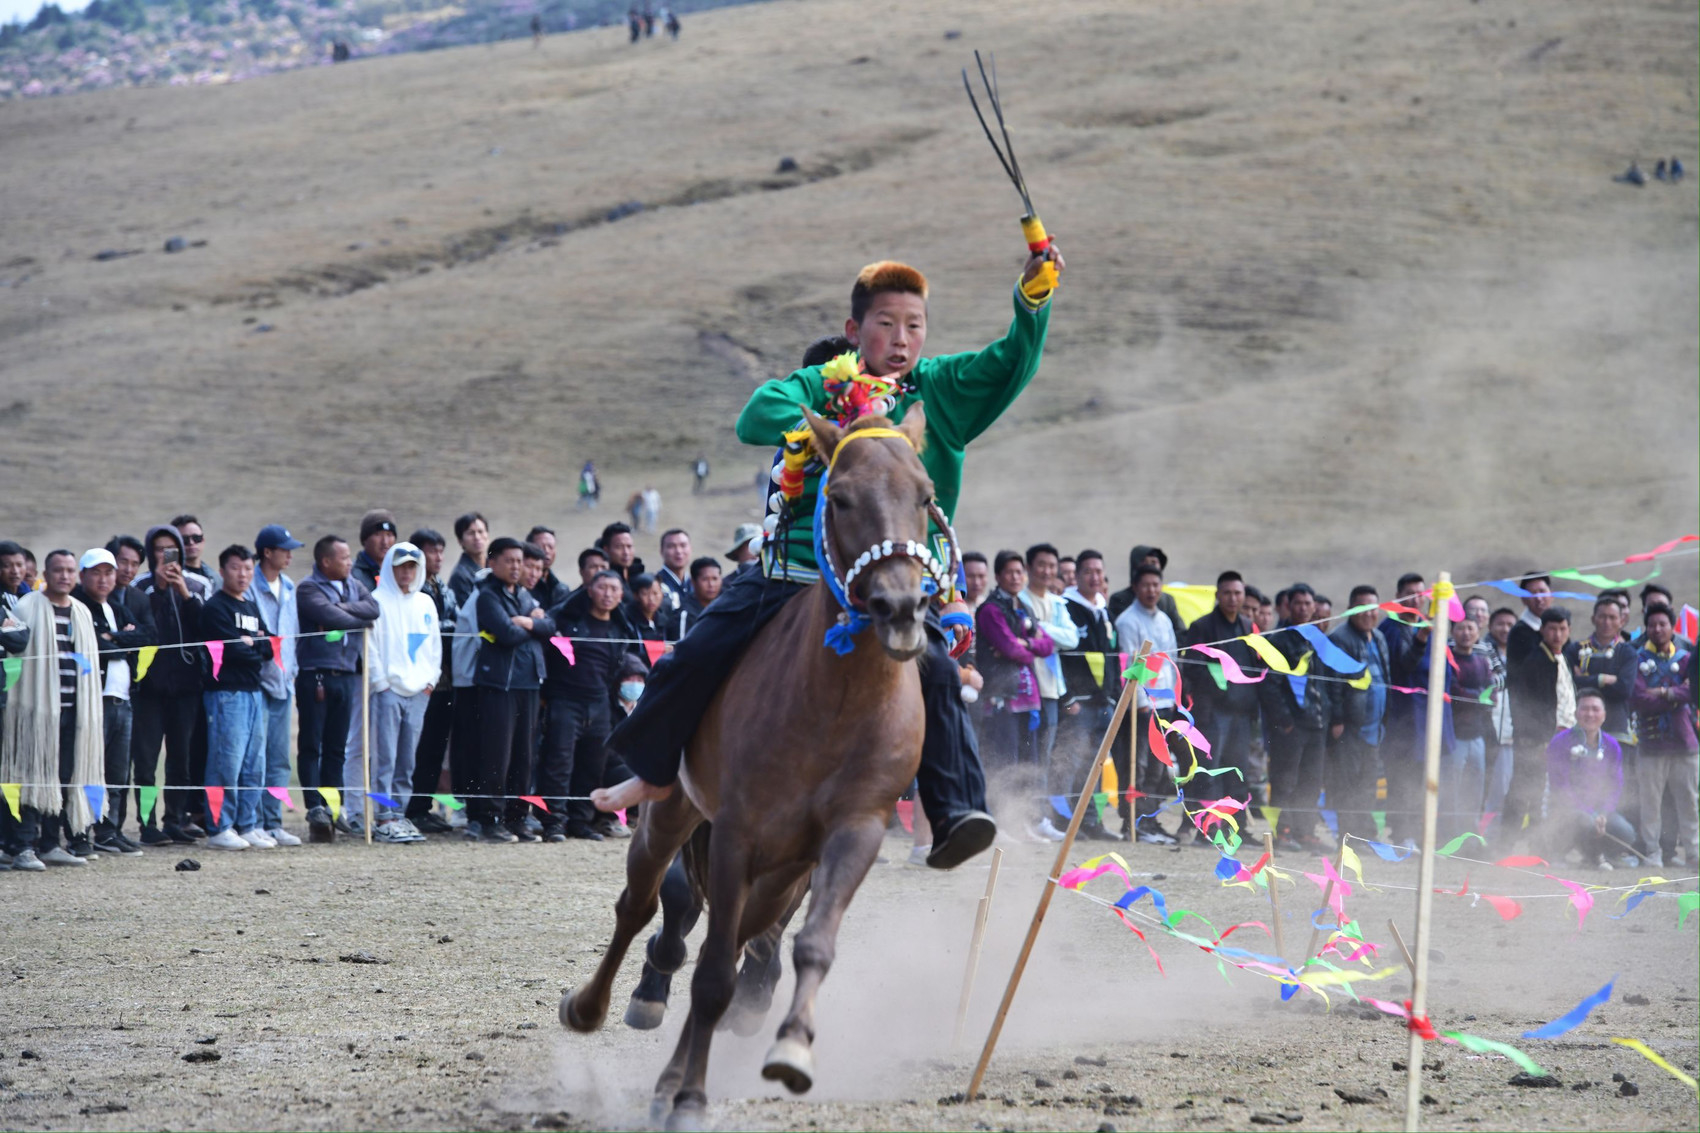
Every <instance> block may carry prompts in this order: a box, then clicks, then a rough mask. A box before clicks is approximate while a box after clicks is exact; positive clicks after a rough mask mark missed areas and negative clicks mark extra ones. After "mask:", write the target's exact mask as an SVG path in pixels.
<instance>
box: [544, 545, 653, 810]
mask: <svg viewBox="0 0 1700 1133" xmlns="http://www.w3.org/2000/svg"><path fill="white" fill-rule="evenodd" d="M624 594H625V584H624V580H623V579H621V578H620V576H619V575H618V574H616V573H614V572H613V571H611V570H605V571H603V572H601V573H600V574H598V575H597V576H596V577H595V578H593V579H591V580H590V584H589V585H588V586H586V587H585V588H584V589H583V590H581V591H579V592H578V593H577V594H575V595H574V596H573V597H571V598H569V599H567V600H566V601H565V602H562V603H561V605H559V606H557V607H556V608H555V611H554V614H553V620H554V622H555V629H556V632H557V633H559V634H560V636H562V637H567V638H570V639H572V640H571V644H572V651H573V658H572V660H571V661H569V660H568V659H567V657H566V655H565V654H564V653H563V652H562V651H561V650H560V649H558V648H555V647H554V646H551V647H550V648H549V649H548V650H547V651H546V652H545V658H546V666H545V675H544V678H543V696H544V699H545V700H547V701H548V704H549V724H548V730H547V732H546V733H545V734H544V737H543V763H542V766H541V767H540V768H539V769H538V777H537V778H538V791H539V793H541V794H542V795H543V797H544V799H545V800H546V801H547V802H548V804H549V813H548V814H546V815H545V816H544V823H543V838H544V840H545V841H548V842H564V841H566V840H567V839H568V838H582V839H585V840H586V841H592V842H600V841H601V840H602V838H603V832H601V831H599V830H598V829H597V827H596V822H597V818H598V816H597V813H596V810H595V808H594V807H592V806H591V805H590V803H588V802H584V801H578V800H574V801H570V802H569V801H568V799H567V796H568V795H574V796H579V798H580V799H582V798H583V796H586V795H589V794H590V792H591V791H592V790H594V789H595V788H597V787H600V786H602V780H603V772H604V758H603V755H604V752H605V750H606V745H607V743H608V733H609V731H610V730H611V729H612V726H613V725H612V708H613V693H614V690H615V683H616V681H617V680H618V676H617V674H618V673H619V671H620V666H621V664H622V663H623V662H624V661H625V660H626V659H627V658H628V657H629V656H630V653H629V652H628V651H629V649H630V646H629V645H628V644H627V643H628V642H630V641H632V640H634V639H635V638H636V637H637V636H638V634H637V630H636V629H634V628H633V626H632V624H631V622H630V621H629V620H628V619H627V617H626V611H625V608H624V606H623V605H622V598H623V597H624ZM632 700H633V703H634V704H635V703H636V697H633V698H632Z"/></svg>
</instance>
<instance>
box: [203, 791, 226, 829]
mask: <svg viewBox="0 0 1700 1133" xmlns="http://www.w3.org/2000/svg"><path fill="white" fill-rule="evenodd" d="M206 792H207V809H208V810H209V811H210V812H211V813H212V820H213V823H214V824H215V825H216V824H217V822H218V819H219V815H221V814H223V813H224V788H223V787H208V788H206Z"/></svg>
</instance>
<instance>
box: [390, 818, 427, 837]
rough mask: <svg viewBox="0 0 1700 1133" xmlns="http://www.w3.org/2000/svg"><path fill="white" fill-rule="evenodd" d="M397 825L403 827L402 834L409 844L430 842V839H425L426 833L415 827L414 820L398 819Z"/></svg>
mask: <svg viewBox="0 0 1700 1133" xmlns="http://www.w3.org/2000/svg"><path fill="white" fill-rule="evenodd" d="M396 824H397V825H398V826H400V827H401V832H402V836H403V840H404V841H408V842H424V841H428V839H427V838H426V837H425V835H424V833H422V832H421V831H420V829H419V827H417V826H415V825H413V820H412V819H411V818H398V819H396Z"/></svg>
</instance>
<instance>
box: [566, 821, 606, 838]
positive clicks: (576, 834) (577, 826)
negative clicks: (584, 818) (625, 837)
mask: <svg viewBox="0 0 1700 1133" xmlns="http://www.w3.org/2000/svg"><path fill="white" fill-rule="evenodd" d="M567 837H569V838H578V839H580V840H581V841H585V842H600V841H602V835H600V834H598V833H597V832H596V828H595V827H594V826H591V825H590V824H589V823H587V822H569V823H568V824H567Z"/></svg>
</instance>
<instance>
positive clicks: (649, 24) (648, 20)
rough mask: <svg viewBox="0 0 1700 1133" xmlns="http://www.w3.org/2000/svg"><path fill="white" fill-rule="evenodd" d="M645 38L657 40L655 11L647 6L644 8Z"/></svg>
mask: <svg viewBox="0 0 1700 1133" xmlns="http://www.w3.org/2000/svg"><path fill="white" fill-rule="evenodd" d="M643 37H644V38H645V39H653V38H655V9H653V8H651V7H650V6H649V5H647V4H645V5H644V8H643Z"/></svg>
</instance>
